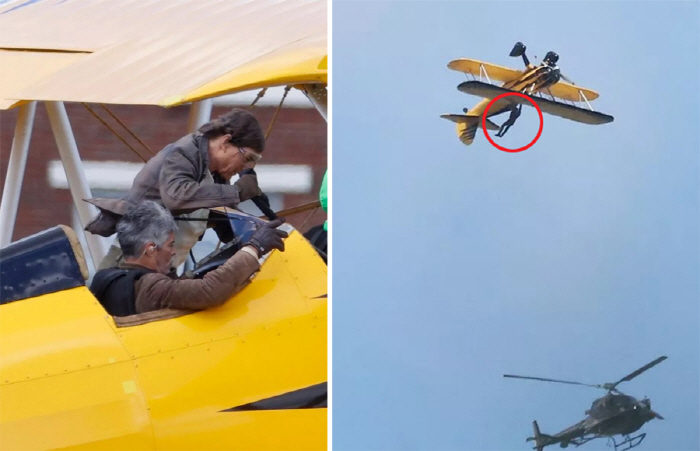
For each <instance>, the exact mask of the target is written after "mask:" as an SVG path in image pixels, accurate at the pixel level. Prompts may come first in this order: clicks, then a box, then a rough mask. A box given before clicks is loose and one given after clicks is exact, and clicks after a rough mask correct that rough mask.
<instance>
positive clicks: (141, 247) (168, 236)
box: [90, 201, 287, 316]
mask: <svg viewBox="0 0 700 451" xmlns="http://www.w3.org/2000/svg"><path fill="white" fill-rule="evenodd" d="M282 223H283V220H281V219H277V220H275V221H271V222H268V223H266V224H265V225H264V226H262V227H261V228H260V229H258V230H257V231H256V232H255V233H254V234H253V236H251V238H250V240H249V241H248V242H247V243H246V244H245V245H244V246H243V248H242V249H241V250H240V251H238V252H236V253H235V254H234V255H233V256H232V257H231V258H229V259H228V260H227V261H226V262H225V263H224V264H223V265H221V266H220V267H219V268H217V269H215V270H213V271H211V272H209V273H207V274H206V275H205V276H204V277H203V278H202V279H196V280H195V279H193V280H177V279H172V278H170V277H168V276H167V275H166V274H168V273H169V272H170V269H171V263H172V259H173V257H174V256H175V253H176V249H175V234H176V232H177V225H175V220H174V219H173V217H172V216H171V215H170V213H169V212H168V210H166V209H165V208H163V207H161V206H160V205H159V204H157V203H156V202H154V201H143V202H141V203H140V204H138V205H136V206H135V207H134V208H132V209H131V210H130V211H129V212H127V214H125V215H124V216H123V217H122V218H121V220H120V221H119V222H118V224H117V227H116V230H117V239H118V240H119V244H120V246H121V249H122V252H123V254H124V260H123V261H122V262H121V263H120V264H119V266H117V267H114V268H107V269H103V270H100V271H98V272H97V273H96V274H95V277H94V278H93V281H92V284H91V286H90V290H91V291H92V292H93V293H94V294H95V297H96V298H97V299H98V300H99V301H100V303H101V304H102V306H103V307H104V308H105V310H107V312H108V313H109V314H110V315H113V316H129V315H134V314H137V313H144V312H150V311H153V310H160V309H164V308H174V309H187V310H202V309H206V308H209V307H218V306H221V305H222V304H223V303H224V302H226V300H227V299H228V298H230V297H231V296H232V295H233V294H235V293H237V292H238V291H240V290H241V288H243V285H244V284H245V282H246V281H247V280H248V279H249V278H250V276H252V275H253V273H255V271H257V270H258V268H259V267H260V263H259V262H258V259H259V258H260V257H262V256H263V255H265V254H267V253H268V252H270V251H271V250H272V249H278V250H280V251H284V241H283V238H286V237H287V234H286V233H285V232H283V231H281V230H277V227H279V226H280V225H282Z"/></svg>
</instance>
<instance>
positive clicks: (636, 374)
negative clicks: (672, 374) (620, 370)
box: [606, 355, 668, 390]
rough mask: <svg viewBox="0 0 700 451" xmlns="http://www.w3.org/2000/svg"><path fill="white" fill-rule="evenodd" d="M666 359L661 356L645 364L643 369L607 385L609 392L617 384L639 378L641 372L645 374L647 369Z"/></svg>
mask: <svg viewBox="0 0 700 451" xmlns="http://www.w3.org/2000/svg"><path fill="white" fill-rule="evenodd" d="M667 358H668V357H666V356H665V355H662V356H661V357H659V358H658V359H656V360H654V361H652V362H649V363H647V364H646V365H644V366H643V367H641V368H639V369H638V370H636V371H633V372H631V373H630V374H628V375H627V376H625V377H623V378H622V379H620V380H619V381H617V382H615V383H614V384H611V385H609V387H610V389H611V390H613V389H615V387H617V386H618V385H619V384H621V383H622V382H629V381H631V380H632V379H634V378H635V377H637V376H639V375H640V374H642V373H643V372H645V371H646V370H648V369H649V368H651V367H653V366H655V365H658V364H659V363H661V362H663V361H664V360H666V359H667ZM606 385H608V384H606Z"/></svg>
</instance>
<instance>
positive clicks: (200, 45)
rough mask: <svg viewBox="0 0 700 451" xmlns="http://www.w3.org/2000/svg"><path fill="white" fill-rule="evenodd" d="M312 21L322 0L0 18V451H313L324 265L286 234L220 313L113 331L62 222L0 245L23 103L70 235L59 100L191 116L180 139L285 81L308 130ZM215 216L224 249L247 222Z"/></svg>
mask: <svg viewBox="0 0 700 451" xmlns="http://www.w3.org/2000/svg"><path fill="white" fill-rule="evenodd" d="M326 21H327V11H326V1H325V0H311V1H305V2H298V1H296V0H289V1H279V0H254V1H248V0H230V1H225V2H221V1H216V0H197V1H191V2H172V1H170V0H151V1H149V2H143V1H141V0H110V1H109V2H65V1H42V2H11V3H9V4H7V3H5V4H3V5H0V29H2V33H0V109H9V108H14V107H16V108H18V110H19V111H18V116H17V117H18V118H17V127H16V132H15V137H14V141H13V145H12V149H11V153H10V160H9V166H8V170H7V175H6V179H5V185H4V189H3V193H2V204H1V206H0V247H2V249H1V250H0V271H1V274H0V285H1V289H2V291H1V292H0V450H8V451H10V450H46V449H62V450H185V449H188V450H203V449H208V450H213V449H221V450H285V449H286V450H306V449H313V450H321V449H326V448H327V405H328V401H327V380H328V368H327V367H328V364H327V321H328V309H327V307H328V303H327V267H326V264H325V263H324V261H323V260H322V258H321V257H320V256H319V254H318V253H317V252H316V250H315V248H314V247H312V245H311V244H310V243H309V242H308V241H307V240H306V239H305V238H304V237H303V236H302V235H301V234H300V233H299V232H298V231H296V230H294V229H292V228H291V226H287V227H288V231H289V232H290V235H289V238H287V239H286V251H285V252H284V253H280V252H277V251H274V252H272V253H271V254H269V255H268V256H267V257H266V258H265V259H264V261H262V262H261V268H260V271H259V272H258V273H257V274H256V275H255V276H253V278H252V279H251V280H250V282H249V284H248V285H247V286H246V287H245V288H244V289H243V290H242V291H241V292H239V293H238V294H237V295H235V296H234V297H233V298H232V299H230V300H229V301H227V302H226V303H225V304H224V305H223V306H222V307H220V308H216V309H210V310H206V311H200V312H184V311H157V312H149V313H145V314H140V315H134V316H130V317H124V318H114V317H112V316H110V315H109V314H107V312H106V311H105V310H104V309H103V308H102V306H101V305H100V303H99V302H98V301H97V300H96V298H95V297H94V296H93V295H92V293H91V292H90V291H89V290H88V288H87V287H86V286H85V283H86V282H85V281H86V279H87V278H88V277H89V274H88V270H87V266H86V264H85V257H84V255H83V248H82V246H81V245H80V243H79V242H78V240H77V238H76V234H75V232H74V231H73V230H72V229H70V228H69V227H66V226H59V227H54V228H52V229H49V230H47V231H45V232H42V233H40V234H37V235H34V236H31V237H27V238H24V239H22V240H19V241H17V242H14V243H10V240H11V236H12V233H13V229H14V225H15V220H16V215H17V205H18V199H19V193H20V188H21V185H22V180H23V176H24V169H25V166H26V163H27V160H29V164H30V165H31V164H32V159H31V155H30V156H29V158H28V155H27V154H28V148H29V140H30V137H31V130H32V124H33V121H34V113H35V110H36V106H37V103H38V102H43V103H44V105H45V107H46V109H47V112H48V117H49V121H50V123H51V127H52V130H53V133H54V136H55V138H56V143H57V147H58V150H59V153H60V156H61V160H62V162H63V165H64V168H65V171H66V175H67V178H68V182H69V188H70V191H71V194H72V198H73V200H74V204H75V207H76V209H77V212H78V216H79V218H80V221H81V222H82V224H83V225H85V224H86V223H87V222H88V221H89V220H90V219H91V218H92V217H93V216H94V215H96V213H97V210H96V209H95V208H94V207H93V206H92V205H90V204H87V203H85V202H83V201H82V199H87V198H90V197H92V196H91V193H90V187H89V185H88V183H87V179H86V176H85V171H84V168H83V165H82V161H81V159H80V155H79V152H78V148H77V145H76V142H75V139H74V137H73V133H72V128H71V126H70V121H69V118H68V115H67V114H66V109H65V107H64V103H63V102H94V103H103V104H132V105H160V106H164V107H168V106H174V105H182V104H191V110H190V122H189V125H188V128H189V130H190V131H194V130H196V129H197V128H198V127H199V126H200V125H201V124H202V123H205V122H207V121H208V120H209V115H210V114H211V108H212V98H213V97H216V96H219V95H223V94H228V93H234V92H239V91H247V90H251V89H264V88H267V87H272V86H287V87H289V88H291V87H294V88H298V89H299V90H301V91H303V92H304V93H305V94H306V95H307V97H308V98H309V100H310V101H311V103H312V104H313V105H314V106H315V107H316V109H317V110H318V111H319V112H320V113H321V115H322V116H323V117H324V118H325V117H326V96H325V93H326V87H327V72H328V69H327V48H326ZM153 126H155V127H158V126H159V125H158V124H153ZM185 133H186V131H185V130H183V133H182V134H183V135H184V134H185ZM222 216H223V218H224V220H228V221H229V223H230V225H231V229H232V231H233V232H234V233H235V234H237V236H239V237H240V236H242V235H241V234H243V235H245V234H246V233H250V231H251V230H253V229H254V228H255V227H256V223H258V222H259V221H261V220H260V219H258V218H255V217H252V216H249V215H246V214H244V213H241V212H238V211H231V209H228V210H227V211H225V212H223V213H222ZM86 235H87V236H86V241H87V251H88V252H89V253H90V255H91V257H92V260H93V261H97V262H99V261H100V260H101V258H102V257H103V256H104V253H105V249H103V247H102V242H101V241H99V240H97V239H96V237H94V236H91V235H90V234H86ZM236 250H237V249H236V240H234V241H233V242H232V243H230V244H229V245H225V246H223V247H222V248H221V249H219V250H218V251H216V252H215V253H213V254H211V255H210V256H209V257H208V258H206V259H205V260H203V261H201V262H200V263H201V265H200V266H199V267H198V268H197V269H196V270H195V272H197V271H198V272H199V274H200V275H201V274H203V273H204V272H205V271H207V270H211V269H212V268H214V267H216V266H217V265H218V264H221V262H222V261H224V260H225V259H226V258H227V257H228V256H230V255H232V253H233V252H235V251H236Z"/></svg>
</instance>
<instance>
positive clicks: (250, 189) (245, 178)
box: [234, 173, 262, 202]
mask: <svg viewBox="0 0 700 451" xmlns="http://www.w3.org/2000/svg"><path fill="white" fill-rule="evenodd" d="M234 185H235V186H236V187H237V188H238V193H239V194H238V197H239V199H240V200H241V202H244V201H246V200H248V199H252V198H254V197H256V196H259V195H261V194H262V191H261V190H260V187H259V186H258V176H257V175H255V173H253V174H241V177H240V178H239V179H238V180H236V183H234Z"/></svg>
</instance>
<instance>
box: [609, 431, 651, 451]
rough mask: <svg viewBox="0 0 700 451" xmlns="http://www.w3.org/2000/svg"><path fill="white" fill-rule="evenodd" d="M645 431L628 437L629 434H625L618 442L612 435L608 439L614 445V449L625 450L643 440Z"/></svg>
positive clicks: (616, 450) (617, 450)
mask: <svg viewBox="0 0 700 451" xmlns="http://www.w3.org/2000/svg"><path fill="white" fill-rule="evenodd" d="M646 436H647V434H646V433H641V434H639V435H637V436H635V437H630V436H629V435H625V436H624V437H625V439H624V440H622V441H621V442H620V443H618V442H616V441H615V438H614V437H610V439H611V440H612V442H613V445H614V447H615V451H627V450H628V449H632V448H634V447H635V446H638V445H639V444H640V443H642V441H643V440H644V437H646ZM623 447H624V448H623Z"/></svg>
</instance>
